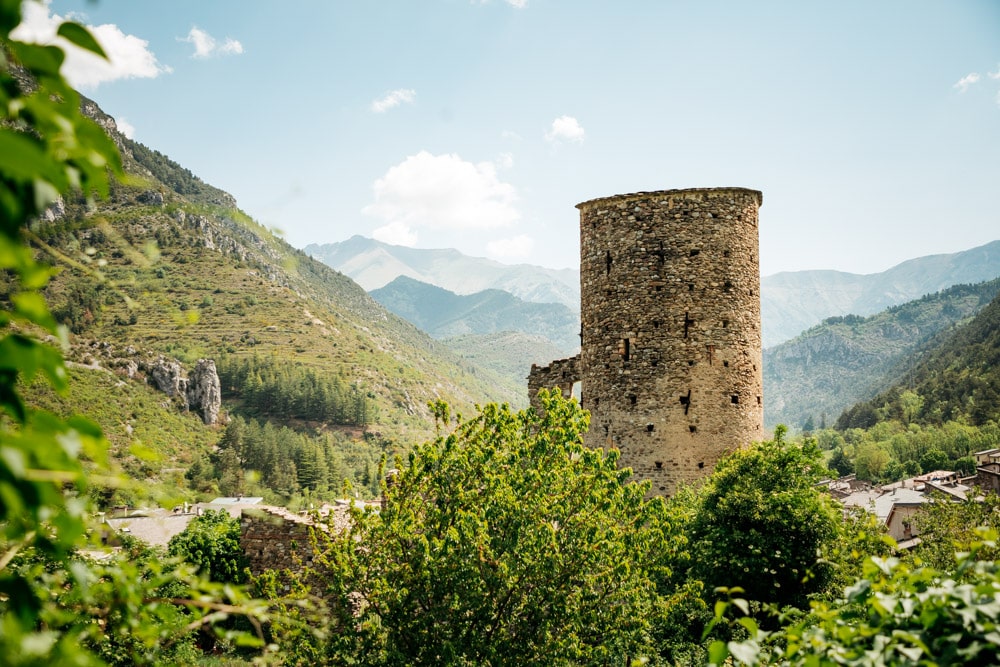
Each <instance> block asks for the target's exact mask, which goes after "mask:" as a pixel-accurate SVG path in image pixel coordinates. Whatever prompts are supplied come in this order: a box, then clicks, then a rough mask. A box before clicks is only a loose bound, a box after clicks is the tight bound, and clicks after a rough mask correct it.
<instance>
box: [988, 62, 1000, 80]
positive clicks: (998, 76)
mask: <svg viewBox="0 0 1000 667" xmlns="http://www.w3.org/2000/svg"><path fill="white" fill-rule="evenodd" d="M988 76H989V77H990V78H991V79H1000V65H997V71H995V72H990V73H989V75H988Z"/></svg>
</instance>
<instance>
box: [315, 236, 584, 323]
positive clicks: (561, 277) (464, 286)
mask: <svg viewBox="0 0 1000 667" xmlns="http://www.w3.org/2000/svg"><path fill="white" fill-rule="evenodd" d="M303 251H304V252H305V253H306V254H308V255H311V256H312V257H314V258H316V259H318V260H320V261H321V262H323V263H324V264H327V265H328V266H331V267H333V268H334V269H337V270H338V271H340V272H342V273H344V274H346V275H348V276H350V277H351V278H353V279H354V280H355V281H357V282H358V284H360V285H361V286H362V287H364V288H365V289H366V290H368V291H372V290H375V289H379V288H382V287H385V286H386V285H388V284H389V283H391V282H392V281H393V280H394V279H395V278H397V277H398V276H409V277H410V278H413V279H415V280H419V281H421V282H424V283H427V284H429V285H436V286H438V287H441V288H443V289H446V290H448V291H451V292H454V293H455V294H460V295H466V294H474V293H476V292H481V291H483V290H486V289H498V290H503V291H504V292H508V293H510V294H513V295H514V296H516V297H519V298H521V299H523V300H524V301H527V302H531V303H559V304H562V305H564V306H566V307H567V308H569V309H571V310H572V311H574V312H579V309H580V272H579V271H577V270H574V269H549V268H545V267H542V266H535V265H531V264H502V263H500V262H497V261H494V260H491V259H486V258H483V257H470V256H468V255H464V254H462V253H461V252H460V251H458V250H455V249H454V248H441V249H434V250H427V249H420V248H409V247H405V246H396V245H391V244H388V243H383V242H381V241H377V240H375V239H370V238H367V237H364V236H358V235H355V236H352V237H351V238H349V239H347V240H346V241H341V242H339V243H326V244H322V245H319V244H310V245H307V246H306V247H305V248H304V249H303Z"/></svg>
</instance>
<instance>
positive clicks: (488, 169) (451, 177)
mask: <svg viewBox="0 0 1000 667" xmlns="http://www.w3.org/2000/svg"><path fill="white" fill-rule="evenodd" d="M372 190H373V191H374V195H375V202H374V203H373V204H370V205H368V206H366V207H365V208H364V209H362V213H364V214H365V215H370V216H372V217H375V218H381V219H382V220H384V221H385V223H386V224H385V225H383V226H382V227H379V228H378V229H377V230H375V232H374V235H375V238H378V239H379V240H383V239H384V238H385V237H389V236H391V237H393V238H396V239H402V240H404V241H407V243H404V244H403V245H414V244H415V243H416V240H417V233H418V230H419V229H421V228H424V229H436V230H440V229H445V230H468V229H491V228H495V227H503V226H506V225H510V224H512V223H514V222H516V221H517V220H518V219H519V218H520V217H521V214H520V212H519V211H518V210H517V207H516V206H515V202H516V201H517V192H516V191H515V189H514V186H512V185H510V184H509V183H504V182H502V181H500V180H499V179H498V178H497V171H496V166H494V165H493V163H491V162H480V163H478V164H473V163H472V162H468V161H466V160H463V159H462V158H461V157H459V156H458V155H456V154H454V153H449V154H445V155H431V154H430V153H428V152H427V151H421V152H419V153H417V154H416V155H411V156H409V157H407V158H406V159H405V160H403V161H402V162H400V163H399V164H397V165H395V166H393V167H391V168H390V169H389V171H387V172H386V173H385V176H383V177H382V178H380V179H378V180H377V181H375V183H374V185H372ZM379 235H381V236H382V238H380V236H379Z"/></svg>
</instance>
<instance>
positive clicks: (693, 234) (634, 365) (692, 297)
mask: <svg viewBox="0 0 1000 667" xmlns="http://www.w3.org/2000/svg"><path fill="white" fill-rule="evenodd" d="M761 201H762V195H761V193H760V192H759V191H756V190H748V189H744V188H697V189H688V190H665V191H660V192H639V193H635V194H628V195H619V196H615V197H607V198H601V199H593V200H591V201H587V202H584V203H582V204H579V205H578V206H577V208H578V209H580V292H581V304H580V305H581V324H582V326H581V352H580V357H579V360H578V361H577V360H576V359H570V360H564V361H560V362H554V363H553V364H552V365H551V366H548V367H544V368H540V367H537V366H536V367H533V368H532V374H531V377H529V391H530V392H531V395H532V397H533V398H534V396H535V395H536V394H537V392H538V389H539V388H541V387H543V386H547V387H556V386H559V387H562V388H563V389H564V392H565V388H566V387H567V386H568V384H571V383H572V381H574V380H579V381H581V382H582V397H583V407H584V408H586V409H588V410H589V411H590V413H591V424H590V431H589V432H588V434H587V435H586V437H585V442H586V443H587V444H588V445H589V446H592V447H605V448H609V447H615V448H617V449H619V450H621V459H620V465H621V466H622V467H629V468H632V469H633V471H634V473H635V476H636V478H637V479H649V480H651V481H652V483H653V487H652V493H659V494H664V495H672V494H673V493H674V491H675V490H676V488H677V486H678V484H680V483H684V482H690V481H694V480H696V479H699V478H701V477H704V476H705V475H707V474H709V473H710V472H711V471H712V469H713V468H714V466H715V463H716V461H717V460H718V459H719V458H720V457H721V456H722V455H723V454H724V453H726V452H727V451H731V450H733V449H735V448H737V447H740V446H743V445H745V444H747V443H749V442H751V441H754V440H759V439H761V438H762V437H763V431H762V428H763V414H764V412H763V405H762V373H761V333H760V331H761V329H760V269H759V259H758V234H757V211H758V208H759V207H760V205H761Z"/></svg>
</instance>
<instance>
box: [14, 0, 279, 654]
mask: <svg viewBox="0 0 1000 667" xmlns="http://www.w3.org/2000/svg"><path fill="white" fill-rule="evenodd" d="M21 8H22V7H21V0H0V272H2V274H3V275H4V278H5V279H6V281H7V282H8V286H7V292H6V293H7V294H8V300H7V301H5V302H4V303H3V304H2V306H0V334H2V337H0V655H2V656H3V660H4V664H6V665H50V664H74V665H98V664H105V663H106V662H107V663H118V664H160V663H162V662H164V661H174V660H175V659H177V657H178V656H177V655H176V654H174V653H171V651H173V648H174V646H175V645H177V644H178V643H179V642H184V641H189V639H190V636H191V633H192V632H194V631H195V630H197V629H200V628H202V627H204V626H212V625H214V624H215V623H216V622H217V621H218V620H220V619H222V618H225V617H227V616H229V615H231V614H233V613H241V614H250V615H251V616H253V615H260V616H262V617H263V614H264V610H263V609H262V608H261V606H260V605H259V604H256V603H250V601H248V600H247V599H246V596H245V594H243V593H242V592H241V591H239V590H237V589H234V588H231V587H223V586H221V585H213V584H210V583H209V582H207V581H206V580H203V579H199V578H196V577H193V576H192V575H191V574H190V573H188V572H187V571H186V570H185V569H184V568H178V567H177V566H176V564H174V563H167V564H164V563H160V562H159V561H158V560H157V559H155V558H153V559H145V560H142V561H141V562H140V563H137V562H132V561H130V560H129V559H112V560H110V561H108V562H106V563H103V564H97V563H95V562H93V561H92V560H89V559H88V558H86V557H83V556H81V555H79V553H80V550H81V549H82V548H83V547H85V546H86V545H87V543H88V542H87V540H86V537H85V536H86V533H87V531H88V522H87V509H88V508H87V503H86V489H87V475H86V474H85V469H84V465H83V463H82V461H83V460H87V461H89V462H91V463H94V464H97V465H100V464H102V463H104V462H105V452H106V447H107V442H106V441H105V439H104V437H103V435H102V433H101V431H100V429H99V428H98V427H97V426H96V425H94V424H93V423H92V422H90V421H88V420H86V419H84V418H82V417H79V416H72V417H69V418H67V419H61V418H59V417H57V416H55V415H53V414H51V413H48V412H45V411H41V410H35V409H32V408H31V407H29V406H28V405H26V403H25V401H24V399H23V398H22V395H21V393H20V388H21V387H22V386H24V383H30V382H31V381H32V380H33V379H34V378H35V377H36V376H43V377H45V378H46V379H47V380H48V382H49V383H50V384H51V385H52V386H53V388H55V389H56V390H57V391H66V390H67V386H68V376H67V372H66V367H65V364H64V361H63V357H62V353H61V351H60V350H59V349H58V348H57V347H54V346H52V345H51V344H49V343H48V342H45V341H43V340H40V339H39V338H38V337H37V335H39V334H40V335H48V336H51V337H52V338H53V339H54V340H55V341H56V342H57V343H59V344H62V345H65V344H66V342H67V334H66V331H65V328H63V327H60V326H59V325H58V324H57V322H56V320H55V318H54V317H53V316H52V313H51V312H50V310H49V308H48V305H47V303H46V301H45V299H44V297H43V296H42V293H41V290H42V289H43V288H44V287H45V285H46V284H47V282H48V280H49V278H50V277H51V276H52V275H53V270H52V269H51V268H49V267H47V266H45V265H43V264H41V263H39V262H38V261H37V260H36V259H35V257H34V256H33V254H32V252H31V250H30V248H29V247H28V245H27V244H26V243H25V239H24V234H25V229H26V227H27V225H28V223H29V222H30V221H31V220H33V219H35V218H36V217H37V216H38V215H40V214H41V213H42V212H44V210H45V209H46V208H47V207H48V206H50V205H52V204H53V203H55V202H56V201H57V200H58V198H59V197H61V196H68V195H74V196H76V195H77V194H82V195H83V196H84V197H88V198H89V197H92V196H106V195H107V194H108V191H109V186H110V182H111V179H112V178H116V177H120V176H121V175H122V168H121V159H120V156H119V154H118V151H117V149H116V147H115V145H114V143H113V142H112V141H111V139H110V138H109V137H108V136H107V134H105V132H104V130H103V129H102V128H101V127H100V126H99V125H98V124H97V123H95V122H93V121H91V120H89V119H88V118H86V117H85V116H84V115H83V114H82V113H81V111H80V96H79V95H78V94H77V93H76V91H74V90H73V89H72V88H71V87H70V86H69V85H68V84H67V83H66V81H65V80H64V79H63V77H62V76H61V74H60V67H61V66H62V63H63V60H64V59H65V54H64V52H63V51H62V49H60V48H59V47H56V46H42V45H37V44H28V43H23V42H20V41H17V40H16V39H12V38H11V34H12V33H13V32H14V31H15V29H16V28H17V26H18V25H19V24H20V22H21ZM58 34H59V36H60V37H62V38H63V39H65V40H67V41H68V42H70V43H72V44H73V45H75V46H76V47H79V48H82V49H84V50H86V51H89V52H91V53H92V54H94V55H97V56H99V57H104V52H103V50H102V49H101V47H100V45H99V44H98V43H97V41H96V40H95V39H94V38H93V37H92V36H91V35H90V34H89V33H88V32H87V30H86V29H85V28H84V27H83V26H81V25H79V24H76V23H72V22H66V23H63V24H62V25H61V26H60V27H59V29H58ZM171 590H172V591H174V592H175V593H178V592H179V593H181V594H182V595H174V594H168V595H165V594H164V591H171ZM181 598H183V600H182V599H181ZM243 636H245V635H243ZM234 639H235V637H234ZM249 641H250V642H251V643H254V644H256V645H257V646H260V645H262V644H263V635H262V633H261V634H259V635H258V637H256V638H254V637H249Z"/></svg>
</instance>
